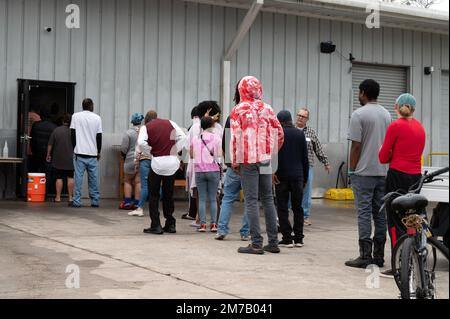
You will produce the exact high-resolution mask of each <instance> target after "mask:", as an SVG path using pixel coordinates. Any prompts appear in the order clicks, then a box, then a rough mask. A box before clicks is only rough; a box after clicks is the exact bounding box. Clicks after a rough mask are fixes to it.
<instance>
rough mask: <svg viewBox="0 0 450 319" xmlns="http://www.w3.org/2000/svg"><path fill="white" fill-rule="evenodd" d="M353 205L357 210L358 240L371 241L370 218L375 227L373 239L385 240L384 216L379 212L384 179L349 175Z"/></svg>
mask: <svg viewBox="0 0 450 319" xmlns="http://www.w3.org/2000/svg"><path fill="white" fill-rule="evenodd" d="M350 181H351V183H352V188H353V192H354V193H355V204H356V207H357V210H358V234H359V240H364V241H371V240H372V239H371V235H372V218H373V221H374V225H375V234H374V238H375V239H376V240H378V241H385V240H386V231H387V224H386V216H385V212H384V211H383V212H380V208H381V206H382V204H383V201H382V198H383V196H384V195H385V185H386V181H385V177H378V176H358V175H351V177H350Z"/></svg>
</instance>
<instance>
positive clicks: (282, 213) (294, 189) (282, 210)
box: [275, 178, 304, 241]
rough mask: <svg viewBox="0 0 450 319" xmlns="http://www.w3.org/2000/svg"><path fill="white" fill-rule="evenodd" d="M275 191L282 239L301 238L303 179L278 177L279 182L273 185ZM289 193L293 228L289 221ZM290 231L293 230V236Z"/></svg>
mask: <svg viewBox="0 0 450 319" xmlns="http://www.w3.org/2000/svg"><path fill="white" fill-rule="evenodd" d="M275 192H276V196H277V212H278V219H279V222H280V231H281V234H282V235H283V240H288V241H292V239H294V240H301V239H303V237H304V236H303V223H304V212H303V208H302V199H303V179H302V178H291V179H284V180H283V179H280V184H278V185H276V186H275ZM289 195H291V202H292V211H293V212H294V228H292V226H291V223H290V222H289V208H288V203H289ZM292 231H294V238H292Z"/></svg>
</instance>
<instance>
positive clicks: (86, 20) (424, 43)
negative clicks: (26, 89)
mask: <svg viewBox="0 0 450 319" xmlns="http://www.w3.org/2000/svg"><path fill="white" fill-rule="evenodd" d="M69 3H76V4H79V5H80V8H81V29H79V30H68V29H66V27H65V19H66V16H67V14H66V13H65V7H66V5H68V4H69ZM245 13H246V12H245V11H244V10H238V9H232V8H223V7H213V6H209V5H198V4H195V3H185V2H183V1H176V0H159V1H158V0H0V83H2V85H1V86H0V114H1V120H0V129H9V130H14V129H15V127H16V104H17V101H16V100H17V84H16V79H17V78H32V79H40V80H55V81H72V82H77V87H76V108H77V109H79V108H80V103H81V100H82V98H84V97H91V98H93V99H94V101H95V102H96V105H97V109H96V110H97V112H99V113H100V115H101V116H102V118H103V121H104V124H103V125H104V129H105V132H106V133H107V134H106V138H107V139H109V140H108V143H109V144H110V145H114V144H115V143H117V142H119V141H116V137H115V135H113V134H120V133H121V132H122V131H124V130H125V129H126V128H127V127H128V117H129V115H130V114H131V113H133V112H136V111H140V112H144V111H146V110H148V109H149V108H156V109H157V111H158V113H159V115H160V116H161V117H170V118H171V119H173V120H175V121H176V122H179V123H180V124H182V125H185V126H188V124H189V114H190V109H191V108H192V106H194V105H196V104H197V103H198V101H200V100H205V99H216V100H220V66H221V63H220V62H221V57H222V54H223V52H224V49H225V48H226V47H227V46H228V44H229V43H230V41H231V39H232V37H233V36H234V34H235V32H236V30H237V28H238V26H239V24H240V22H241V21H242V19H243V17H244V15H245ZM46 26H52V27H53V28H54V31H53V32H52V33H47V32H45V31H44V28H45V27H46ZM328 40H332V41H333V42H335V44H336V45H337V48H338V50H339V52H340V53H341V54H342V56H341V55H340V53H338V52H337V53H335V54H332V55H326V54H320V53H319V43H320V42H321V41H328ZM350 52H351V53H352V54H353V55H354V57H355V58H356V59H357V61H362V62H368V63H382V64H387V65H403V66H408V67H410V83H409V85H410V88H411V91H412V93H413V94H414V95H415V96H416V97H417V98H418V101H419V103H420V105H421V106H422V107H420V108H419V109H418V113H419V118H420V119H421V120H422V121H423V123H424V125H425V126H426V127H427V129H428V131H429V132H431V129H430V128H431V121H432V117H431V116H432V114H433V113H432V112H429V111H428V110H429V109H434V108H437V107H438V106H439V103H440V96H441V94H440V74H441V72H440V70H441V69H448V68H449V67H448V36H442V35H434V34H429V33H420V32H413V31H403V30H396V29H391V28H382V29H372V30H369V29H366V28H365V27H364V26H362V25H358V24H350V23H343V22H337V21H327V20H318V19H312V18H304V17H296V16H287V15H281V14H272V13H263V14H260V15H259V16H258V18H257V19H256V21H255V24H254V25H253V27H252V28H251V30H250V34H249V36H248V37H247V38H246V39H245V40H244V41H243V43H242V45H241V47H240V49H239V51H238V53H237V56H236V57H235V58H234V60H233V61H232V63H233V64H232V77H231V78H232V82H236V81H237V80H238V79H239V78H240V77H241V76H244V75H247V74H253V75H256V76H258V77H260V78H261V80H262V82H263V85H264V91H265V93H264V96H265V99H266V101H267V102H268V103H270V104H272V105H273V107H274V109H275V110H281V109H283V108H284V109H289V110H291V111H293V110H294V109H295V108H297V107H300V106H308V107H309V108H310V109H311V111H312V113H311V118H312V119H311V125H312V126H313V127H315V128H317V130H318V132H319V134H320V137H321V139H322V140H323V141H324V142H327V143H345V140H346V132H347V126H348V119H349V115H350V109H351V101H352V96H351V85H352V74H351V72H350V63H349V62H348V61H346V60H345V58H348V54H349V53H350ZM344 57H345V58H344ZM430 65H433V66H434V67H435V69H436V71H437V72H435V73H434V74H433V75H431V76H425V75H423V67H424V66H430ZM423 109H425V111H422V110H423ZM429 138H430V136H429ZM339 158H340V159H341V158H343V160H345V158H346V155H345V152H344V153H342V154H339Z"/></svg>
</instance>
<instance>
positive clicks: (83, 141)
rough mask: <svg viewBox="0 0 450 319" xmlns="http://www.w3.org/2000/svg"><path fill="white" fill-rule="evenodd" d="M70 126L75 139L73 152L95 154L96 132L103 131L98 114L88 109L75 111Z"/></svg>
mask: <svg viewBox="0 0 450 319" xmlns="http://www.w3.org/2000/svg"><path fill="white" fill-rule="evenodd" d="M70 128H71V129H74V130H75V133H76V139H77V145H75V150H74V153H75V154H79V155H88V156H97V155H98V154H97V134H101V133H103V131H102V119H101V118H100V116H98V115H97V114H95V113H93V112H90V111H82V112H78V113H75V114H74V115H73V116H72V123H71V124H70Z"/></svg>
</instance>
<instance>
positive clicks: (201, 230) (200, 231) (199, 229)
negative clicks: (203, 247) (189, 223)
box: [197, 224, 206, 233]
mask: <svg viewBox="0 0 450 319" xmlns="http://www.w3.org/2000/svg"><path fill="white" fill-rule="evenodd" d="M197 231H198V232H199V233H205V232H206V224H201V225H200V227H199V228H198V229H197Z"/></svg>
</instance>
